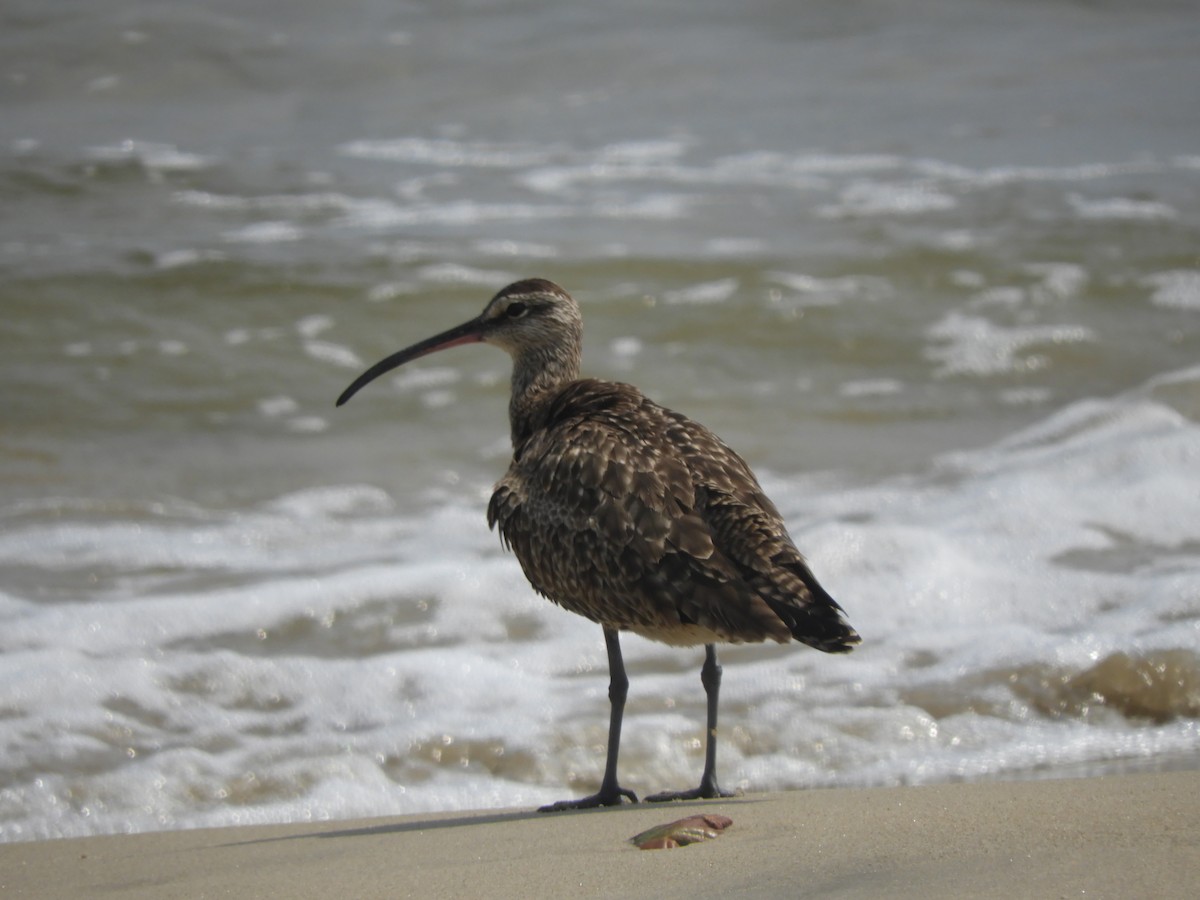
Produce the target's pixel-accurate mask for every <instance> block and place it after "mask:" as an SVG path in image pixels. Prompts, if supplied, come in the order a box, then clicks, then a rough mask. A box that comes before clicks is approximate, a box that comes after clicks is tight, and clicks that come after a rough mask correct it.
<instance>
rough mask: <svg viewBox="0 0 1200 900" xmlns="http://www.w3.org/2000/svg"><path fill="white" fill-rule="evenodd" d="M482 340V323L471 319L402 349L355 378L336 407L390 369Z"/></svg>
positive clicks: (338, 400) (339, 398) (343, 392)
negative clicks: (450, 348)
mask: <svg viewBox="0 0 1200 900" xmlns="http://www.w3.org/2000/svg"><path fill="white" fill-rule="evenodd" d="M482 340H483V322H482V321H481V320H479V319H472V320H471V321H469V322H464V323H463V324H461V325H459V326H458V327H456V328H451V329H450V330H449V331H443V332H442V333H441V334H435V335H434V336H433V337H431V338H426V339H425V340H423V341H421V342H419V343H416V344H413V345H412V346H411V347H406V348H404V349H403V350H401V351H399V352H398V353H393V354H392V355H391V356H389V357H387V359H381V360H380V361H379V362H377V363H375V365H373V366H371V368H369V369H367V371H365V372H363V373H362V374H361V375H359V376H358V377H357V378H355V379H354V382H353V383H352V384H351V385H350V387H348V388H346V389H345V390H344V391H342V396H340V397H338V399H337V405H338V406H341V405H342V404H343V403H345V402H346V401H347V400H349V399H350V398H351V397H353V396H354V395H355V394H357V393H358V392H359V391H360V390H361V389H362V388H363V387H365V386H366V385H367V384H368V383H369V382H372V381H374V380H375V379H376V378H378V377H379V376H380V375H386V374H387V373H388V372H390V371H392V369H395V368H398V367H400V366H402V365H404V364H405V363H406V362H412V360H414V359H418V358H420V357H422V356H428V355H429V354H430V353H437V352H438V351H439V350H446V349H447V348H449V347H457V346H459V345H460V344H475V343H478V342H480V341H482Z"/></svg>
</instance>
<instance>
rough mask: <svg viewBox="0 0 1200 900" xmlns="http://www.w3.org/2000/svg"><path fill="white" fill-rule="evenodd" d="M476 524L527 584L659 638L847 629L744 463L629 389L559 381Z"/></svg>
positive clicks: (839, 646)
mask: <svg viewBox="0 0 1200 900" xmlns="http://www.w3.org/2000/svg"><path fill="white" fill-rule="evenodd" d="M488 522H489V524H490V525H492V526H493V527H495V526H497V525H498V526H499V528H500V532H501V535H502V538H503V540H504V541H505V543H506V544H507V545H508V546H510V547H511V548H512V550H513V552H514V553H515V554H516V556H517V558H518V560H519V561H520V562H521V566H522V568H523V569H524V571H525V574H526V576H527V577H528V578H529V581H530V583H531V584H532V585H533V586H534V588H535V589H536V590H538V591H539V592H540V593H542V594H544V595H545V596H547V597H549V598H550V599H551V600H553V601H554V602H556V603H558V604H559V605H561V606H563V607H565V608H567V609H569V610H571V611H573V612H576V613H579V614H581V615H583V616H586V617H587V618H589V619H592V620H593V621H595V622H599V623H601V624H604V625H607V626H611V627H616V628H624V629H631V630H635V631H639V632H641V633H644V634H648V635H650V636H654V637H658V638H660V639H662V640H665V641H668V642H678V643H700V642H706V641H707V640H711V639H720V640H726V641H734V642H740V641H761V640H765V639H768V638H770V639H773V640H777V641H786V640H788V639H789V638H790V637H795V638H796V639H798V640H801V641H804V642H805V643H809V644H811V645H813V646H815V647H818V648H820V649H823V650H832V651H836V650H846V649H849V647H850V645H851V644H852V643H855V642H857V635H855V634H854V632H853V630H852V629H851V628H850V627H849V626H848V625H846V624H845V622H844V621H843V620H842V618H841V616H840V609H839V607H838V606H837V604H836V603H834V601H833V600H832V598H830V597H829V595H828V594H826V593H825V591H824V590H823V589H821V587H820V585H819V584H817V582H816V579H815V578H813V576H812V573H811V572H809V570H808V568H807V566H806V565H805V563H804V560H803V558H802V557H801V556H800V553H799V551H797V550H796V548H795V546H794V545H793V544H792V542H791V539H790V538H789V537H788V536H787V532H786V530H785V528H784V526H783V523H782V520H781V518H780V516H779V513H778V511H777V510H776V509H775V507H774V506H773V505H772V504H771V502H770V501H769V500H768V499H767V498H766V496H764V495H763V493H762V490H761V488H760V487H759V485H758V482H757V481H756V480H755V478H754V476H753V474H752V473H751V472H750V470H749V468H748V467H747V466H746V464H745V462H743V461H742V459H741V458H740V457H739V456H737V454H735V453H734V452H733V451H732V450H730V449H729V448H728V447H726V446H725V445H724V444H723V443H722V442H721V441H720V440H719V439H718V438H717V437H716V436H715V435H713V434H712V433H711V432H709V431H708V430H707V429H705V428H704V427H703V426H701V425H698V424H697V423H695V422H693V421H691V420H690V419H688V418H686V417H685V416H682V415H679V414H678V413H674V412H672V411H670V410H667V409H664V408H663V407H661V406H658V405H657V404H655V403H653V402H651V401H649V400H647V399H646V398H645V397H643V396H642V394H641V393H640V392H639V391H638V390H637V389H636V388H634V387H631V386H629V385H624V384H616V383H611V382H603V381H596V380H590V379H589V380H584V381H578V382H575V383H573V384H572V385H570V386H569V387H568V388H566V389H565V390H564V391H563V392H562V393H561V394H560V395H559V396H558V397H557V398H556V400H555V401H554V403H552V404H550V405H549V407H548V408H547V410H546V413H545V416H544V419H543V420H542V421H540V422H538V423H536V426H535V427H534V429H533V430H532V433H531V434H530V436H529V437H528V438H527V439H526V440H525V441H524V442H523V443H522V444H521V445H520V446H519V447H517V448H516V450H515V453H514V460H513V464H512V466H511V467H510V469H509V471H508V473H507V474H506V475H505V476H504V478H502V479H501V480H500V482H499V484H497V486H496V490H495V492H494V494H493V496H492V501H491V504H490V505H489V507H488Z"/></svg>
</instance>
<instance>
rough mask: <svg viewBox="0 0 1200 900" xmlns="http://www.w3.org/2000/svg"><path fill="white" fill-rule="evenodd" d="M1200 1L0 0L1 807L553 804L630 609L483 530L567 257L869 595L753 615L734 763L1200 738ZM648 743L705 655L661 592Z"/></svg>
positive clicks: (650, 648)
mask: <svg viewBox="0 0 1200 900" xmlns="http://www.w3.org/2000/svg"><path fill="white" fill-rule="evenodd" d="M1196 12H1197V10H1196V5H1195V4H1191V3H1165V2H1164V3H1152V4H1143V5H1139V7H1138V8H1137V9H1136V10H1132V9H1127V8H1125V6H1124V5H1117V4H1086V5H1081V4H1070V3H1045V4H1036V5H1035V4H1025V5H1019V4H1010V3H1001V2H998V0H992V2H988V0H973V2H968V3H966V4H963V3H949V2H924V3H917V4H910V5H906V7H905V9H904V10H900V9H897V8H893V7H892V6H890V5H888V4H856V5H853V6H851V5H846V4H807V5H806V6H805V8H804V9H802V10H790V9H785V8H783V7H780V6H778V5H772V4H751V5H750V6H749V7H739V9H738V10H737V11H736V12H735V11H732V10H730V9H728V8H727V5H722V4H696V3H687V4H684V3H664V4H656V5H655V8H654V10H653V11H652V12H649V13H647V12H645V11H642V10H641V9H640V6H638V5H635V4H604V5H599V4H586V3H582V2H567V3H523V4H497V3H465V4H457V5H455V6H453V7H452V8H451V7H446V6H442V5H437V6H435V5H432V4H430V5H423V4H409V5H399V6H398V5H395V4H390V3H383V2H381V0H354V2H351V3H348V4H342V5H341V6H339V7H338V9H337V10H333V9H332V8H328V7H327V5H317V4H297V3H282V2H269V0H251V2H240V3H237V4H234V3H219V2H205V3H199V4H187V5H166V4H162V5H147V4H135V3H125V2H120V0H95V2H91V3H88V4H55V5H52V6H49V7H47V6H45V5H35V4H24V5H22V4H17V5H15V6H11V7H6V9H5V10H4V11H3V12H2V13H0V24H2V25H3V27H2V28H0V51H2V52H0V58H2V59H3V62H2V63H0V196H2V197H3V206H4V214H3V216H2V217H0V310H2V311H3V315H2V316H0V350H2V352H0V384H2V385H3V398H2V401H0V416H2V418H0V840H5V841H21V840H31V839H38V838H50V837H63V836H76V835H86V834H96V833H111V832H126V831H146V830H153V829H165V828H184V827H198V826H208V825H224V824H235V823H248V822H285V821H304V820H324V819H334V818H341V817H347V816H368V815H370V816H386V815H399V814H406V813H413V812H422V811H430V810H453V809H476V808H483V807H501V806H503V807H510V806H515V807H532V806H535V805H538V804H541V803H545V802H548V801H553V800H559V799H564V798H566V797H569V796H573V795H577V794H581V793H583V792H585V791H590V790H593V789H594V788H595V786H596V784H597V783H598V781H599V778H600V774H601V771H602V768H603V744H604V739H605V734H606V729H607V713H608V707H607V698H606V691H607V680H608V675H607V670H606V663H605V657H604V649H603V641H602V639H601V635H600V630H599V628H598V627H596V626H594V625H592V624H591V623H589V622H587V621H585V620H583V619H580V618H577V617H573V616H571V615H570V614H568V613H565V612H563V611H562V610H559V609H558V608H556V607H554V606H553V605H551V604H549V603H548V602H546V601H545V600H543V599H541V598H539V597H537V596H536V595H535V594H534V593H533V592H532V590H531V589H530V588H529V587H528V585H527V584H526V582H525V580H524V578H523V576H522V574H521V572H520V570H519V568H518V566H517V563H516V561H515V559H514V558H512V557H511V556H510V555H508V554H506V553H504V552H503V551H502V549H501V547H500V544H499V540H498V539H497V537H496V536H495V535H494V534H492V533H490V532H489V531H488V529H487V526H486V522H485V516H484V510H485V508H486V504H487V497H488V495H489V491H490V487H491V485H492V483H493V482H494V481H495V479H496V478H497V477H499V475H500V474H501V473H502V472H503V470H504V468H505V466H506V464H507V459H508V452H509V447H508V428H507V421H506V401H507V378H508V361H507V359H506V358H505V357H504V356H503V354H500V353H498V352H497V351H495V350H493V349H490V348H486V347H471V348H459V349H456V350H453V351H448V352H447V353H445V354H441V355H439V356H435V357H431V358H428V359H425V360H421V361H420V362H419V363H414V364H412V365H410V366H408V367H405V368H404V369H402V370H399V371H398V372H396V373H395V374H394V375H393V376H390V377H388V378H386V379H382V380H381V381H379V382H378V383H376V384H373V385H372V386H371V388H370V389H369V390H367V391H365V392H363V393H362V394H361V395H359V396H357V397H356V398H355V399H354V401H353V402H352V403H351V404H349V405H348V406H346V407H344V408H342V409H337V410H335V409H334V407H333V401H334V399H335V398H336V397H337V395H338V393H339V392H340V391H341V390H342V389H343V388H344V387H345V386H346V385H347V384H348V383H349V382H350V381H351V380H352V379H353V377H354V376H355V375H356V374H358V372H359V371H361V370H362V369H363V368H365V367H366V366H367V365H369V364H371V363H373V362H374V361H376V360H377V359H379V358H381V357H382V356H384V355H385V354H387V353H390V352H392V351H393V350H396V349H398V348H400V347H402V346H405V345H407V344H409V343H411V342H413V341H415V340H418V339H420V338H422V337H425V336H427V335H429V334H432V333H434V332H436V331H439V330H442V329H443V328H446V327H449V326H450V325H453V324H457V323H458V322H460V321H462V320H465V319H466V318H468V317H469V316H471V315H474V314H475V313H476V312H478V310H479V309H480V308H482V306H483V304H484V303H485V302H486V301H487V300H488V298H489V297H490V296H491V295H492V293H493V292H494V291H495V290H496V289H498V288H499V287H501V286H503V285H504V284H505V283H507V282H508V281H510V280H514V279H516V278H519V277H528V276H533V275H540V276H544V277H549V278H553V279H554V280H556V281H558V282H559V283H561V284H563V285H564V286H565V287H567V288H568V290H570V291H571V292H572V293H574V294H575V295H576V296H577V297H578V298H579V300H580V302H581V303H582V305H583V309H584V316H585V328H586V350H585V369H586V370H587V372H588V374H591V375H597V376H601V377H608V378H614V379H620V380H628V381H631V382H634V383H637V384H638V385H639V386H641V387H642V388H643V389H644V390H645V391H646V393H647V394H649V395H650V396H652V397H654V398H655V399H657V400H659V401H660V402H662V403H665V404H666V405H669V406H671V407H674V408H677V409H680V410H682V411H684V412H686V413H687V414H689V415H691V416H693V417H694V418H696V419H698V420H700V421H702V422H704V423H706V424H708V425H709V426H710V427H712V428H713V429H714V430H716V431H717V432H718V433H719V434H721V435H722V436H723V437H724V438H725V439H726V440H727V442H729V443H730V444H732V445H733V446H734V447H735V448H737V449H738V450H739V451H740V452H741V453H742V454H743V455H744V456H745V457H746V458H747V459H748V460H749V461H750V463H751V464H752V465H753V466H754V468H755V469H756V471H757V472H759V474H760V477H761V480H762V481H763V483H764V485H765V486H766V488H767V490H768V493H769V494H771V496H772V497H773V498H774V499H775V500H776V503H777V505H778V506H779V507H780V509H781V510H782V512H783V513H784V515H785V517H786V519H787V521H788V523H789V525H790V527H791V530H792V533H793V536H794V537H795V539H796V541H797V543H798V545H799V546H800V547H801V549H802V550H803V551H804V552H805V553H806V554H807V555H808V557H809V559H810V562H811V563H812V565H813V568H814V569H815V571H816V572H817V574H818V576H819V577H820V578H821V580H822V582H823V583H824V584H825V585H826V586H827V587H828V588H829V590H830V592H831V593H832V594H833V595H834V596H835V597H837V598H838V599H839V601H840V602H841V603H842V605H843V606H844V607H845V608H846V610H847V613H848V615H849V618H850V620H851V622H852V623H853V624H854V625H855V627H856V628H857V629H858V630H859V631H860V633H861V634H862V636H863V644H862V646H861V647H860V648H859V649H858V650H856V651H855V652H854V653H853V654H850V655H849V656H844V657H830V656H825V655H822V654H820V653H817V652H815V651H811V650H808V649H805V648H799V647H796V646H792V647H776V646H774V645H772V646H739V647H730V648H725V649H723V650H722V651H721V659H722V662H723V664H724V665H725V681H724V685H723V692H722V710H721V713H722V743H721V749H720V758H719V764H720V774H721V779H722V783H723V785H724V786H726V787H729V788H738V789H743V790H747V791H759V790H777V789H806V788H818V787H825V786H866V785H897V784H922V783H934V782H945V781H952V780H980V779H995V778H1042V777H1057V776H1075V775H1088V774H1103V773H1110V772H1120V771H1131V770H1153V769H1165V768H1193V767H1196V766H1197V765H1200V514H1198V513H1200V476H1198V475H1197V472H1200V249H1198V248H1200V118H1198V117H1197V115H1196V112H1197V109H1196V104H1195V101H1194V100H1193V99H1192V98H1191V95H1190V94H1189V93H1188V92H1187V90H1185V89H1184V86H1185V85H1191V84H1195V83H1197V79H1198V77H1200V54H1197V53H1196V52H1195V49H1196V46H1197V44H1198V43H1200V40H1198V39H1200V25H1198V24H1197V23H1200V17H1197V16H1196ZM624 648H625V653H626V660H627V663H628V666H629V671H630V677H631V681H632V684H631V692H630V700H629V706H628V708H627V711H626V726H625V731H624V741H623V745H622V757H621V768H622V781H623V782H624V783H625V784H626V786H628V787H630V788H632V789H634V790H636V791H637V792H639V793H649V792H653V791H655V790H661V789H667V788H679V787H687V786H691V785H692V784H693V783H694V782H695V781H696V779H697V778H698V776H699V771H700V768H701V766H702V761H703V715H704V698H703V691H702V689H701V687H700V682H699V666H700V662H701V659H702V653H701V652H700V650H699V649H695V650H679V649H672V648H668V647H664V646H660V645H655V644H652V643H649V642H646V641H643V640H641V639H639V638H636V637H626V638H625V640H624Z"/></svg>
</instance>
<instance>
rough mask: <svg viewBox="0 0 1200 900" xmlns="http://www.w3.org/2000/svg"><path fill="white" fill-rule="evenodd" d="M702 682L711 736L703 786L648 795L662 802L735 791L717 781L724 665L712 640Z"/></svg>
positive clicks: (706, 647) (711, 797)
mask: <svg viewBox="0 0 1200 900" xmlns="http://www.w3.org/2000/svg"><path fill="white" fill-rule="evenodd" d="M700 683H701V684H703V685H704V695H705V696H706V697H707V698H708V738H707V740H706V742H705V746H704V774H703V775H701V776H700V786H699V787H698V788H693V789H692V790H690V791H663V792H662V793H661V794H655V795H654V796H653V797H647V798H646V800H647V801H648V802H650V803H662V802H664V801H666V800H714V799H716V798H718V797H732V796H733V794H730V793H727V792H725V791H722V790H721V787H720V785H718V784H717V702H718V698H719V697H720V694H721V666H720V664H719V663H718V662H717V648H716V647H715V646H714V645H712V644H705V645H704V667H703V668H702V669H700Z"/></svg>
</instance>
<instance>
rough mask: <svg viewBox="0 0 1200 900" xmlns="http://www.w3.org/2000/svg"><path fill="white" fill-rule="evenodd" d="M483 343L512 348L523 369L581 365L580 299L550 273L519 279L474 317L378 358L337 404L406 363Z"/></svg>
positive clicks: (506, 349) (518, 365) (518, 363)
mask: <svg viewBox="0 0 1200 900" xmlns="http://www.w3.org/2000/svg"><path fill="white" fill-rule="evenodd" d="M480 342H482V343H488V344H494V345H495V346H497V347H499V348H500V349H501V350H504V351H505V352H507V353H508V354H509V355H510V356H511V357H512V358H513V361H514V365H515V366H517V367H518V368H520V367H522V366H528V367H534V366H538V367H542V366H547V365H549V364H551V363H552V362H554V361H566V363H567V368H568V370H570V369H572V368H573V369H575V370H577V369H578V365H579V355H580V350H581V347H582V343H583V317H582V315H581V314H580V312H579V304H578V303H576V302H575V300H574V298H573V297H571V295H570V294H568V293H567V292H566V291H564V290H563V289H562V288H560V287H559V286H558V285H557V284H555V283H554V282H552V281H547V280H546V279H544V278H530V279H526V280H525V281H517V282H514V283H513V284H510V285H509V286H508V287H506V288H504V289H502V290H501V291H500V292H499V293H497V294H496V296H494V297H493V298H492V299H491V300H490V301H489V302H488V305H487V306H485V307H484V308H483V312H482V313H480V314H479V315H478V316H476V317H475V318H474V319H471V320H469V321H467V322H464V323H463V324H461V325H459V326H457V327H455V328H451V329H450V330H449V331H443V332H442V333H441V334H437V335H434V336H433V337H431V338H426V339H425V340H423V341H420V342H418V343H416V344H413V345H412V346H411V347H406V348H405V349H403V350H400V351H399V352H397V353H393V354H392V355H391V356H389V357H387V358H386V359H383V360H380V361H379V362H377V363H376V364H375V365H373V366H372V367H371V368H369V369H367V371H365V372H363V373H362V374H361V375H360V376H358V378H356V379H355V380H354V382H353V383H352V384H351V385H350V386H349V387H348V388H346V390H345V391H343V392H342V395H341V396H340V397H338V401H337V405H338V406H341V405H342V404H343V403H345V402H346V401H347V400H349V399H350V398H351V397H353V396H354V395H355V394H356V393H358V391H359V390H360V389H361V388H363V387H364V386H366V385H367V384H368V383H369V382H371V381H374V380H375V379H376V378H378V377H379V376H380V375H384V374H386V373H388V372H390V371H392V370H393V369H395V368H397V367H399V366H402V365H404V364H405V363H406V362H411V361H412V360H414V359H419V358H420V357H422V356H428V355H429V354H430V353H437V352H438V351H439V350H446V349H448V348H450V347H457V346H459V345H460V344H472V343H480Z"/></svg>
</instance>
